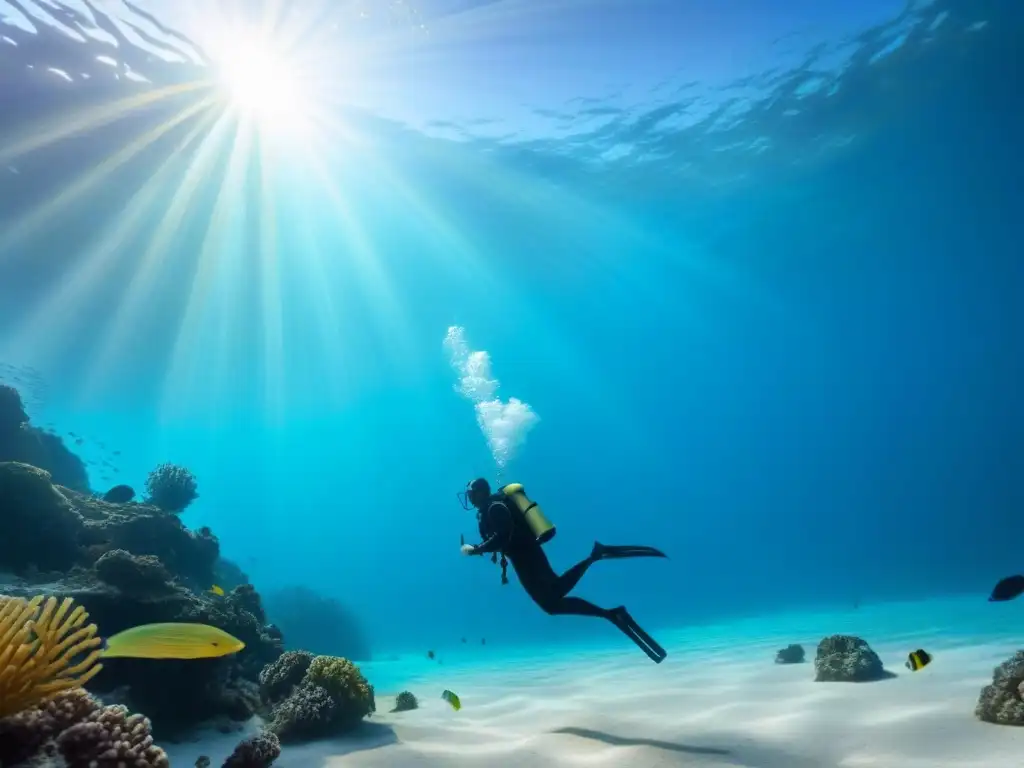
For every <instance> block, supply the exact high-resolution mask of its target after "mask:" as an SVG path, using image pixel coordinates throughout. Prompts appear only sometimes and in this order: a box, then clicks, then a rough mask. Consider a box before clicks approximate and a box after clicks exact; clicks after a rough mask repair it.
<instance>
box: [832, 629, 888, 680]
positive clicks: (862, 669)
mask: <svg viewBox="0 0 1024 768" xmlns="http://www.w3.org/2000/svg"><path fill="white" fill-rule="evenodd" d="M814 672H815V677H814V680H815V682H818V683H866V682H871V681H873V680H884V679H886V678H888V677H892V674H891V673H889V672H886V671H885V669H884V668H883V667H882V660H881V659H880V658H878V654H877V653H875V652H874V651H873V650H871V647H870V646H869V645H868V644H867V643H866V642H865V641H864V640H861V639H860V638H859V637H854V636H853V635H832V636H831V637H826V638H823V639H822V641H821V642H820V643H818V652H817V654H816V655H815V658H814Z"/></svg>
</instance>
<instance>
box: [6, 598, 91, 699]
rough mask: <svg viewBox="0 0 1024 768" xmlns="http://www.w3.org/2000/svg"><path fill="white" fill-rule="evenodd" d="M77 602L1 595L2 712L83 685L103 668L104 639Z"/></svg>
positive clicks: (69, 599)
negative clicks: (97, 633) (24, 598)
mask: <svg viewBox="0 0 1024 768" xmlns="http://www.w3.org/2000/svg"><path fill="white" fill-rule="evenodd" d="M73 602H74V601H73V600H72V599H71V598H70V597H68V598H65V599H64V600H63V601H61V602H60V603H58V601H57V598H55V597H43V596H39V597H33V598H32V599H31V600H23V599H22V598H19V597H3V596H0V717H7V716H8V715H13V714H15V713H17V712H20V711H22V710H24V709H27V708H28V707H31V706H33V705H34V704H38V703H40V702H41V701H45V700H46V699H49V698H50V697H51V696H53V695H55V694H57V693H60V692H61V691H66V690H68V689H70V688H78V687H81V686H83V685H85V684H86V683H87V682H89V680H91V679H92V678H93V677H94V676H95V675H96V674H97V673H98V672H99V671H100V669H102V666H103V665H101V664H99V663H98V662H99V658H100V650H99V646H100V645H101V644H102V642H103V641H102V640H101V639H100V638H99V637H97V636H96V625H95V624H86V623H85V622H86V621H87V620H88V618H89V614H88V613H86V612H85V609H84V608H82V606H77V607H75V609H74V610H72V609H71V606H72V603H73ZM82 654H85V655H84V657H82ZM79 657H81V658H79ZM76 659H79V660H77V661H76Z"/></svg>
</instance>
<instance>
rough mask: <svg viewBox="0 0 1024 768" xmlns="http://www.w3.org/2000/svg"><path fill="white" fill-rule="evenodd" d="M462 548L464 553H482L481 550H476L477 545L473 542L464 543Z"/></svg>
mask: <svg viewBox="0 0 1024 768" xmlns="http://www.w3.org/2000/svg"><path fill="white" fill-rule="evenodd" d="M461 549H462V554H464V555H478V554H480V553H479V552H477V551H476V547H474V546H473V545H472V544H463V545H462V547H461Z"/></svg>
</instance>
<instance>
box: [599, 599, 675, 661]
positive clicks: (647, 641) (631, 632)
mask: <svg viewBox="0 0 1024 768" xmlns="http://www.w3.org/2000/svg"><path fill="white" fill-rule="evenodd" d="M610 614H611V615H610V616H609V618H610V619H611V622H612V624H614V625H615V626H616V627H618V628H619V629H620V630H622V633H623V634H624V635H626V637H628V638H629V639H630V640H632V641H633V642H634V643H636V644H637V646H639V648H640V650H641V651H643V652H644V653H646V654H647V655H648V657H650V659H651V661H653V662H654V663H655V664H661V662H663V661H664V660H665V657H666V656H668V653H666V651H665V649H664V648H662V647H661V646H660V645H658V642H657V641H656V640H655V639H654V638H653V637H651V636H650V635H648V634H647V633H646V632H644V631H643V629H641V628H640V625H638V624H637V623H636V621H634V620H633V617H632V616H630V615H629V611H627V610H626V608H625V606H621V605H620V606H619V607H618V608H612V610H611V612H610Z"/></svg>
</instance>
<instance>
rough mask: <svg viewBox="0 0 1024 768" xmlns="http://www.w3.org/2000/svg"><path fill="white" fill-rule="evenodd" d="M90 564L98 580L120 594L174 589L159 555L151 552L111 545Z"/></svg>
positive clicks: (157, 592) (148, 593)
mask: <svg viewBox="0 0 1024 768" xmlns="http://www.w3.org/2000/svg"><path fill="white" fill-rule="evenodd" d="M92 567H93V570H95V571H96V576H97V577H98V578H99V580H100V581H102V582H103V583H104V584H109V585H110V586H112V587H115V588H117V589H118V590H120V591H121V592H122V593H124V594H136V595H157V594H161V593H164V592H173V591H174V589H175V586H174V584H173V582H172V578H171V574H170V573H168V572H167V569H166V568H164V564H163V563H161V562H160V558H158V557H154V556H153V555H133V554H132V553H130V552H128V551H126V550H123V549H112V550H110V551H109V552H106V553H104V554H103V555H101V556H100V558H99V559H98V560H97V561H96V562H95V563H93V566H92Z"/></svg>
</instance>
